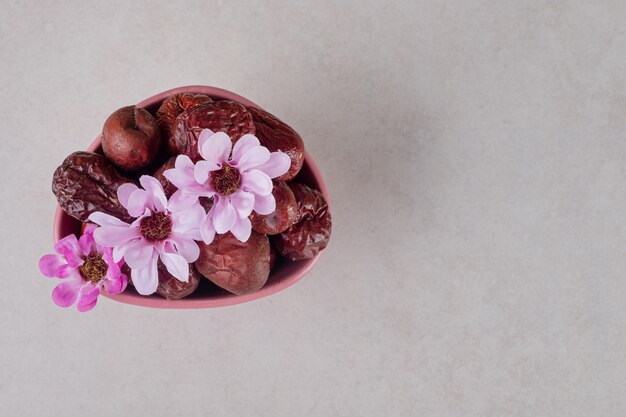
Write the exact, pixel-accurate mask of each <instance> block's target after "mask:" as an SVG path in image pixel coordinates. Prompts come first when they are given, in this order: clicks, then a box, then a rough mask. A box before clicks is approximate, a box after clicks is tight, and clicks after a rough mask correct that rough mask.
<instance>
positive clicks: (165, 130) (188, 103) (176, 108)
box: [156, 93, 213, 155]
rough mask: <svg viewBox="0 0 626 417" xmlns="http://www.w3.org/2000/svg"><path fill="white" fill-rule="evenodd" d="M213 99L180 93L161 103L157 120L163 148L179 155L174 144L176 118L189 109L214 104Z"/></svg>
mask: <svg viewBox="0 0 626 417" xmlns="http://www.w3.org/2000/svg"><path fill="white" fill-rule="evenodd" d="M212 101H213V99H212V98H211V97H209V96H207V95H205V94H196V93H178V94H172V95H171V96H169V97H168V98H166V99H165V100H163V103H161V106H160V107H159V109H158V110H157V112H156V119H157V123H158V125H159V127H160V128H161V136H162V138H163V146H164V147H165V150H166V151H167V152H168V153H170V154H172V155H175V154H177V153H178V149H177V148H176V144H175V143H174V138H173V136H174V129H175V128H176V123H175V122H176V118H177V117H178V115H179V114H181V113H182V112H184V111H185V110H187V109H191V108H193V107H196V106H199V105H201V104H206V103H210V102H212Z"/></svg>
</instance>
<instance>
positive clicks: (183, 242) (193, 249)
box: [168, 234, 200, 263]
mask: <svg viewBox="0 0 626 417" xmlns="http://www.w3.org/2000/svg"><path fill="white" fill-rule="evenodd" d="M168 240H169V241H170V242H172V243H173V244H174V246H175V247H176V252H177V253H178V254H179V255H180V256H182V257H183V258H185V260H186V261H187V262H188V263H192V262H195V261H197V260H198V257H199V256H200V248H199V247H198V244H197V243H196V241H195V240H193V239H190V238H188V237H185V236H181V235H176V234H175V235H172V236H170V237H169V238H168Z"/></svg>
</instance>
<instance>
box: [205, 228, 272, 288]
mask: <svg viewBox="0 0 626 417" xmlns="http://www.w3.org/2000/svg"><path fill="white" fill-rule="evenodd" d="M198 245H199V246H200V257H199V258H198V260H197V261H196V263H195V267H196V269H197V270H198V272H200V273H201V274H202V275H204V276H205V277H206V278H208V279H209V280H210V281H212V282H213V283H214V284H216V285H218V286H220V287H222V288H224V289H225V290H227V291H230V292H232V293H234V294H237V295H243V294H249V293H251V292H254V291H257V290H258V289H260V288H261V287H263V285H264V284H265V282H266V281H267V277H268V276H269V274H270V242H269V240H268V239H267V236H265V235H262V234H260V233H256V232H255V231H252V234H251V235H250V238H249V239H248V241H247V242H240V241H239V240H237V238H235V237H234V236H233V235H232V233H230V232H229V233H226V234H223V235H216V236H215V239H214V240H213V242H212V243H211V244H210V245H206V244H204V243H202V242H199V243H198Z"/></svg>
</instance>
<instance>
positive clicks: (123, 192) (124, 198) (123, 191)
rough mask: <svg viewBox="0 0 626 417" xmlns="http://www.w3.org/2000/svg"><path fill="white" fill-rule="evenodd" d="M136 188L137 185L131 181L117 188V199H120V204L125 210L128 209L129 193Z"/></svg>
mask: <svg viewBox="0 0 626 417" xmlns="http://www.w3.org/2000/svg"><path fill="white" fill-rule="evenodd" d="M138 189H139V187H137V186H136V185H135V184H133V183H132V182H127V183H125V184H122V185H120V186H119V187H118V188H117V199H118V200H120V204H122V206H124V208H125V209H126V210H128V200H129V199H130V196H131V194H132V193H134V192H135V191H137V190H138Z"/></svg>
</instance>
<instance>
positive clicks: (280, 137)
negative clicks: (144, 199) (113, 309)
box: [52, 93, 331, 299]
mask: <svg viewBox="0 0 626 417" xmlns="http://www.w3.org/2000/svg"><path fill="white" fill-rule="evenodd" d="M203 129H211V130H212V131H214V132H217V131H222V132H226V133H227V134H228V135H229V136H230V137H231V139H232V140H233V142H236V141H237V140H238V139H239V138H240V137H241V136H242V135H244V134H247V133H251V134H254V135H255V136H257V137H258V139H259V141H260V143H261V145H263V146H265V147H266V148H268V150H270V151H271V152H273V151H282V152H285V153H286V154H287V155H288V156H289V158H290V159H291V166H290V168H289V171H288V172H287V173H286V174H284V175H283V176H281V177H280V178H278V179H276V180H274V187H273V190H272V194H273V195H274V198H275V199H276V210H275V211H274V212H273V213H271V214H268V215H259V214H256V213H253V214H252V215H251V217H250V221H251V223H252V228H253V232H252V235H251V236H250V238H249V239H248V241H247V242H240V241H238V240H237V239H235V238H234V236H233V235H232V234H231V233H227V234H224V235H217V236H216V238H215V240H214V241H213V242H212V243H211V244H209V245H206V244H204V243H202V242H198V244H199V246H200V257H199V259H198V260H197V261H196V262H195V263H194V265H193V266H192V267H191V268H190V270H189V282H187V283H183V282H181V281H179V280H177V279H176V278H174V277H173V276H172V275H170V274H169V273H168V272H167V270H166V268H164V267H163V265H159V268H158V271H159V287H158V290H157V293H158V294H160V295H162V296H163V297H165V298H168V299H180V298H183V297H186V296H188V295H190V294H192V293H193V292H194V291H195V290H196V288H198V285H199V283H200V280H201V277H204V278H206V279H208V280H210V281H212V282H213V283H214V284H216V285H218V286H220V287H222V288H224V289H226V290H228V291H230V292H232V293H234V294H248V293H251V292H254V291H257V290H258V289H260V288H261V287H263V285H265V282H266V281H267V279H268V277H269V275H270V271H271V269H272V268H273V267H274V264H275V263H276V261H277V257H279V256H282V257H283V258H286V259H287V260H289V261H298V260H302V259H307V258H311V257H314V256H316V255H317V254H318V253H319V252H320V251H321V250H322V249H324V248H325V247H326V245H327V244H328V241H329V238H330V232H331V218H330V213H329V211H328V205H327V203H326V200H325V199H324V196H323V195H322V194H321V193H320V192H319V191H318V190H315V189H313V188H310V187H309V186H307V185H305V184H302V183H300V182H298V177H297V175H298V173H299V172H300V169H301V168H302V165H303V163H304V144H303V142H302V138H301V137H300V135H298V133H296V132H295V131H294V130H293V129H292V128H291V127H289V126H288V125H287V124H285V123H284V122H282V121H281V120H280V119H278V118H276V117H275V116H273V115H272V114H270V113H268V112H266V111H264V110H260V109H258V108H255V107H247V106H244V105H242V104H240V103H237V102H235V101H230V100H214V99H213V98H211V97H209V96H207V95H203V94H191V93H179V94H174V95H172V96H170V97H168V98H166V99H165V100H164V101H163V102H162V104H161V106H160V107H159V109H158V110H157V111H156V113H155V114H154V115H152V114H150V112H148V111H147V110H145V109H142V108H138V107H136V106H128V107H123V108H121V109H119V110H117V111H115V112H114V113H113V114H111V116H109V118H107V120H106V122H105V124H104V127H103V130H102V152H103V154H104V155H101V154H98V153H91V152H75V153H73V154H71V155H70V156H68V157H67V158H66V159H65V160H64V161H63V163H62V164H61V165H60V166H59V167H58V168H57V170H56V171H55V173H54V177H53V181H52V191H53V193H54V194H55V196H56V197H57V200H58V202H59V205H60V206H61V207H62V208H63V210H65V212H66V213H67V214H69V215H70V216H72V217H74V218H76V219H78V220H80V221H82V222H84V221H86V219H87V218H88V217H89V215H90V214H91V213H93V212H95V211H102V212H105V213H108V214H111V215H113V216H115V217H118V218H120V219H121V220H123V221H127V222H129V221H132V218H130V217H129V216H128V213H127V212H126V210H125V209H124V207H122V205H121V204H120V202H119V201H118V198H117V188H118V187H119V186H120V185H122V184H124V183H127V182H135V178H136V177H137V174H143V173H149V174H151V175H153V176H154V177H155V178H157V179H158V180H159V181H160V182H161V184H162V185H163V188H164V190H165V193H166V195H167V196H168V197H169V196H170V195H171V194H172V193H174V191H176V187H174V186H173V185H172V184H171V183H170V182H169V181H168V180H167V179H166V178H165V177H164V176H163V172H164V171H165V170H167V169H169V168H172V167H173V166H174V161H175V159H176V156H177V155H179V154H184V155H188V156H189V157H190V158H191V159H192V160H194V161H196V160H198V159H199V158H200V156H199V154H198V150H197V143H198V137H199V135H200V132H201V131H202V130H203ZM201 204H202V205H203V206H204V208H205V209H206V210H208V209H209V208H210V207H211V205H212V200H209V199H201Z"/></svg>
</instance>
